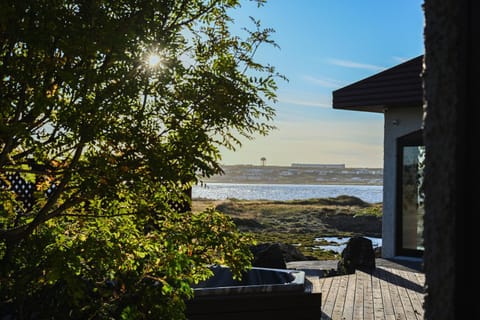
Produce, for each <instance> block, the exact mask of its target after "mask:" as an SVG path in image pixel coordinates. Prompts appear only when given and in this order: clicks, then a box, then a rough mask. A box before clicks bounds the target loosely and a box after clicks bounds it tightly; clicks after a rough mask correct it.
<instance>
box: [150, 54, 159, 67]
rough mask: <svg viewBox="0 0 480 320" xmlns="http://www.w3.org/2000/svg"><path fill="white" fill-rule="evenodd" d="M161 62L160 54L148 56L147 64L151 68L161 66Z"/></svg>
mask: <svg viewBox="0 0 480 320" xmlns="http://www.w3.org/2000/svg"><path fill="white" fill-rule="evenodd" d="M161 60H162V59H161V58H160V56H159V55H158V54H156V53H152V54H150V55H149V56H148V59H147V63H148V66H149V67H150V68H154V67H156V66H158V65H159V64H160V62H161Z"/></svg>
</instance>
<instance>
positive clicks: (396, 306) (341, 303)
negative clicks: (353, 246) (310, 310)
mask: <svg viewBox="0 0 480 320" xmlns="http://www.w3.org/2000/svg"><path fill="white" fill-rule="evenodd" d="M424 281H425V275H424V274H423V273H421V272H412V271H408V270H400V269H395V268H388V267H377V268H376V269H375V271H374V272H372V273H371V274H370V273H366V272H362V271H358V270H357V271H356V272H355V273H354V274H350V275H340V276H333V277H325V278H319V279H318V282H317V283H316V284H315V285H314V287H315V288H316V290H320V292H321V293H322V319H326V320H327V319H328V320H402V319H406V320H407V319H408V320H411V319H417V320H420V319H423V316H424V311H423V300H424V290H423V287H424Z"/></svg>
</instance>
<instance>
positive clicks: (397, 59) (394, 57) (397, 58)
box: [392, 56, 410, 63]
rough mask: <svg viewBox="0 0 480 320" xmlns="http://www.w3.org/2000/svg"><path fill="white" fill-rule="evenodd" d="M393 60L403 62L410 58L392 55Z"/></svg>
mask: <svg viewBox="0 0 480 320" xmlns="http://www.w3.org/2000/svg"><path fill="white" fill-rule="evenodd" d="M392 58H393V60H395V61H396V62H398V63H403V62H405V61H408V60H409V59H410V58H405V57H398V56H393V57H392Z"/></svg>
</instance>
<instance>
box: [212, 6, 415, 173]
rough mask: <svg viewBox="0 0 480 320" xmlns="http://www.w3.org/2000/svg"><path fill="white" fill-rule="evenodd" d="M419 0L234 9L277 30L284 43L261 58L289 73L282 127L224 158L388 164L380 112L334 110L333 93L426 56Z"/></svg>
mask: <svg viewBox="0 0 480 320" xmlns="http://www.w3.org/2000/svg"><path fill="white" fill-rule="evenodd" d="M422 3H423V1H421V0H296V1H293V0H269V1H268V2H267V3H266V4H265V5H264V6H262V7H260V8H257V7H256V5H253V4H252V3H251V2H250V1H248V0H246V1H244V2H243V4H242V7H241V8H239V9H238V10H235V11H234V12H233V13H232V15H233V17H234V19H235V26H238V27H242V26H252V25H251V23H250V21H249V18H248V17H249V16H253V17H255V18H256V19H259V20H260V21H261V22H262V25H263V26H264V27H271V28H273V29H275V33H274V34H273V39H274V40H275V41H276V42H277V44H278V45H279V46H280V48H279V49H278V48H273V47H268V46H265V47H263V48H261V49H260V51H259V52H258V54H257V59H258V60H259V61H261V62H268V63H270V64H272V65H274V66H275V67H276V69H277V71H278V72H280V73H282V74H284V75H285V76H286V77H287V78H288V82H287V81H282V80H279V82H278V85H279V89H278V91H277V95H278V100H279V101H278V102H277V103H276V104H275V105H274V108H275V109H276V113H277V116H276V118H275V121H274V124H275V125H276V126H277V128H278V129H277V130H275V131H272V133H270V134H269V135H268V136H266V137H263V136H257V137H256V138H255V139H254V140H252V141H244V143H243V146H242V147H241V148H239V149H237V150H236V151H234V152H232V151H226V150H222V157H223V159H222V161H221V162H222V163H223V164H226V165H233V164H254V165H259V164H261V162H260V158H261V157H265V158H266V159H267V161H266V164H267V165H287V166H288V165H290V164H292V163H344V164H345V165H346V166H347V167H368V168H381V167H383V114H378V113H368V112H355V111H345V110H335V109H333V108H332V104H331V100H332V91H334V90H336V89H339V88H341V87H343V86H346V85H348V84H351V83H353V82H356V81H358V80H361V79H363V78H365V77H368V76H371V75H373V74H375V73H378V72H380V71H382V70H385V69H387V68H390V67H392V66H394V65H397V64H399V63H401V62H403V61H406V60H409V59H411V58H414V57H416V56H418V55H421V54H423V52H424V47H423V23H424V16H423V10H422Z"/></svg>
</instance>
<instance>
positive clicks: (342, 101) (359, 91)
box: [333, 55, 423, 112]
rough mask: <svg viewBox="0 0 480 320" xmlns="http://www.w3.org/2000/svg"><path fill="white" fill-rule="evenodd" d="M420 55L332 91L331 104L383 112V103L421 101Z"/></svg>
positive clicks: (418, 103)
mask: <svg viewBox="0 0 480 320" xmlns="http://www.w3.org/2000/svg"><path fill="white" fill-rule="evenodd" d="M422 64H423V55H421V56H418V57H416V58H413V59H411V60H408V61H406V62H404V63H401V64H399V65H396V66H394V67H392V68H390V69H387V70H385V71H382V72H379V73H377V74H375V75H373V76H371V77H368V78H365V79H363V80H360V81H358V82H355V83H353V84H350V85H348V86H346V87H343V88H340V89H338V90H335V91H333V108H334V109H347V110H358V111H370V112H383V109H384V108H386V107H390V108H391V107H396V106H402V107H418V106H421V105H422V103H423V88H422V78H421V72H422Z"/></svg>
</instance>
